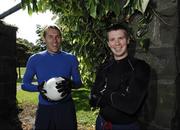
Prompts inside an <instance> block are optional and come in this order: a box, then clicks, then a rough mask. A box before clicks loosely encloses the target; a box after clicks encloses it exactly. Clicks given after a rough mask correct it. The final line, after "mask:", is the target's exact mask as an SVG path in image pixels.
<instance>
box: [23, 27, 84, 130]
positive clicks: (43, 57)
mask: <svg viewBox="0 0 180 130" xmlns="http://www.w3.org/2000/svg"><path fill="white" fill-rule="evenodd" d="M43 38H44V42H45V44H46V50H45V51H42V52H39V53H37V54H34V55H32V56H31V57H30V58H29V59H28V62H27V66H26V72H25V74H24V77H23V84H22V89H23V90H25V91H29V92H40V94H39V103H38V109H37V112H36V120H35V130H42V129H43V130H76V129H77V120H76V111H75V106H74V102H73V100H72V96H71V91H70V90H71V88H73V89H76V88H79V87H80V86H81V84H82V82H81V78H80V73H79V70H78V64H79V63H78V60H77V58H76V57H75V56H74V55H72V54H69V53H67V52H64V51H61V50H60V48H61V43H62V34H61V31H60V29H59V28H58V27H57V26H54V25H53V26H47V27H46V28H45V30H44V33H43ZM34 76H36V78H37V82H38V85H35V84H33V83H32V80H33V77H34ZM53 77H64V78H65V79H69V80H68V82H66V83H64V85H63V84H60V87H61V88H62V89H63V90H61V91H63V92H64V93H65V94H66V95H67V96H66V97H65V98H63V99H62V100H60V101H49V100H47V98H44V97H45V96H44V94H43V92H42V91H41V90H43V85H44V83H45V82H46V81H48V80H49V79H51V78H53ZM71 79H72V80H71ZM57 85H58V84H57ZM62 86H63V87H62Z"/></svg>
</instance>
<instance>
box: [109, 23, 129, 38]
mask: <svg viewBox="0 0 180 130" xmlns="http://www.w3.org/2000/svg"><path fill="white" fill-rule="evenodd" d="M119 29H122V30H124V31H125V32H126V36H127V37H129V29H128V27H127V25H125V24H123V23H114V24H111V25H110V26H108V27H107V28H106V32H107V33H108V32H110V31H113V30H119Z"/></svg>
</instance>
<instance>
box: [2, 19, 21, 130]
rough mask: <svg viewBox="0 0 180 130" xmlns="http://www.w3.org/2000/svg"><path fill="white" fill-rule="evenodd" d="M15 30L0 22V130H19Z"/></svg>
mask: <svg viewBox="0 0 180 130" xmlns="http://www.w3.org/2000/svg"><path fill="white" fill-rule="evenodd" d="M16 30H17V28H15V27H12V26H8V25H5V24H3V23H2V22H1V21H0V46H1V47H0V104H1V107H0V129H2V130H21V129H22V128H21V122H20V121H19V118H18V112H19V111H18V107H17V104H16V78H17V75H16V59H17V58H16Z"/></svg>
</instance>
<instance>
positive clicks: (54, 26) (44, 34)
mask: <svg viewBox="0 0 180 130" xmlns="http://www.w3.org/2000/svg"><path fill="white" fill-rule="evenodd" d="M49 28H51V29H56V30H57V31H58V32H59V35H60V36H61V35H62V34H61V30H60V28H59V27H58V26H56V25H49V26H46V27H45V28H44V32H43V37H44V38H45V36H46V33H47V30H48V29H49Z"/></svg>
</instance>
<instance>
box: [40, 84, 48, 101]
mask: <svg viewBox="0 0 180 130" xmlns="http://www.w3.org/2000/svg"><path fill="white" fill-rule="evenodd" d="M44 84H45V81H43V82H42V83H40V84H39V85H38V86H37V88H38V91H39V92H40V94H41V96H42V97H43V98H44V99H46V100H49V99H48V98H47V96H46V95H45V93H47V91H46V90H44Z"/></svg>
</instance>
